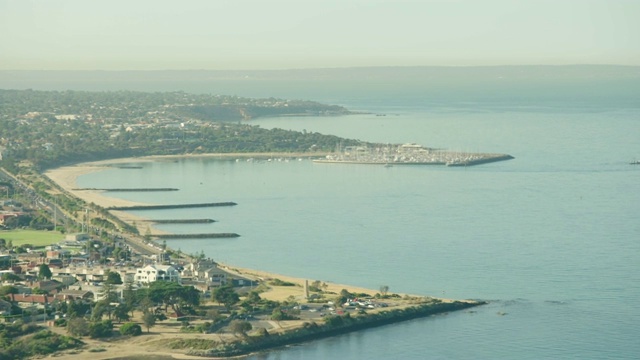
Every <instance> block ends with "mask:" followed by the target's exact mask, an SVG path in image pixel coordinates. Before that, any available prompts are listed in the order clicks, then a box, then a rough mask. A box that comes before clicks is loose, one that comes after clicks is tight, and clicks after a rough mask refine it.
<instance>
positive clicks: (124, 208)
mask: <svg viewBox="0 0 640 360" xmlns="http://www.w3.org/2000/svg"><path fill="white" fill-rule="evenodd" d="M235 205H238V204H236V203H234V202H230V201H229V202H219V203H200V204H175V205H133V206H112V207H108V208H107V210H122V211H129V210H165V209H186V208H198V207H216V206H235Z"/></svg>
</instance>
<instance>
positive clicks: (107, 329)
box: [89, 320, 113, 339]
mask: <svg viewBox="0 0 640 360" xmlns="http://www.w3.org/2000/svg"><path fill="white" fill-rule="evenodd" d="M112 334H113V323H112V322H111V320H103V321H97V322H92V323H91V324H89V336H90V337H91V338H92V339H97V338H103V337H109V336H111V335H112Z"/></svg>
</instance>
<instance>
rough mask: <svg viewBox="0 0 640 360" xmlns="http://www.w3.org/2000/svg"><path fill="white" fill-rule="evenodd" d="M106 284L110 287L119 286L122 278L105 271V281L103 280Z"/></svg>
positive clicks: (115, 273) (112, 272) (117, 274)
mask: <svg viewBox="0 0 640 360" xmlns="http://www.w3.org/2000/svg"><path fill="white" fill-rule="evenodd" d="M105 283H106V284H112V285H120V284H122V278H121V277H120V274H119V273H117V272H114V271H107V280H105Z"/></svg>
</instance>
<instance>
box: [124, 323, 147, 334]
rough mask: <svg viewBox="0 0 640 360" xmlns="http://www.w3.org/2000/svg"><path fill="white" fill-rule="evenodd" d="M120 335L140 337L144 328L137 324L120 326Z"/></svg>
mask: <svg viewBox="0 0 640 360" xmlns="http://www.w3.org/2000/svg"><path fill="white" fill-rule="evenodd" d="M120 334H122V335H131V336H138V335H141V334H142V328H141V327H140V325H138V324H136V323H131V322H130V323H126V324H122V326H120Z"/></svg>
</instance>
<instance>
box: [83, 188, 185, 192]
mask: <svg viewBox="0 0 640 360" xmlns="http://www.w3.org/2000/svg"><path fill="white" fill-rule="evenodd" d="M73 190H77V191H88V190H94V191H105V192H145V191H178V190H180V189H176V188H79V189H73Z"/></svg>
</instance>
